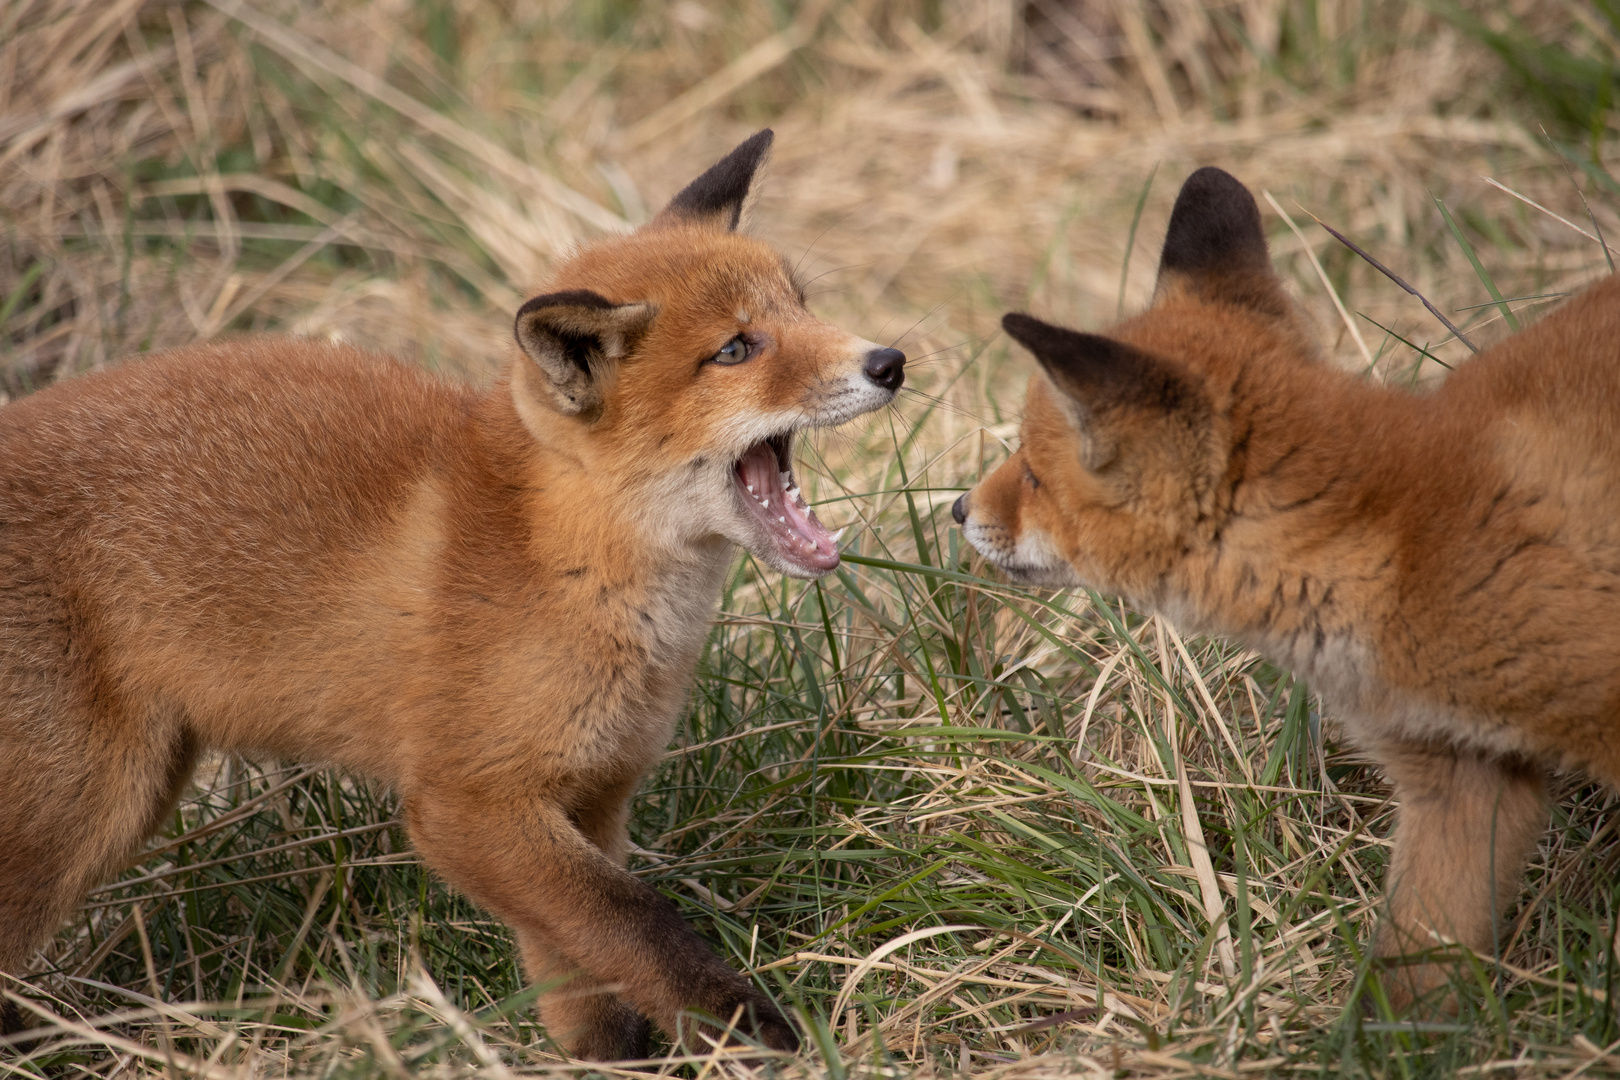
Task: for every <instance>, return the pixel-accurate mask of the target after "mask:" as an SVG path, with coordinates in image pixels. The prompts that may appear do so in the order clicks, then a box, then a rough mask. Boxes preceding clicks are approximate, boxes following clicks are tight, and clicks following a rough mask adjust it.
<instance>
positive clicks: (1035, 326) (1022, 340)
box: [1001, 311, 1048, 345]
mask: <svg viewBox="0 0 1620 1080" xmlns="http://www.w3.org/2000/svg"><path fill="white" fill-rule="evenodd" d="M1001 328H1002V329H1003V330H1005V331H1007V336H1008V337H1010V338H1012V339H1013V340H1014V341H1016V342H1018V343H1019V344H1020V345H1028V344H1029V343H1030V340H1031V339H1032V338H1034V337H1036V336H1037V335H1039V334H1040V332H1041V331H1042V330H1045V329H1047V328H1048V327H1047V325H1046V324H1045V323H1043V322H1041V320H1039V319H1037V318H1035V316H1033V315H1025V314H1024V313H1023V312H1022V311H1009V312H1007V314H1005V315H1003V316H1002V317H1001Z"/></svg>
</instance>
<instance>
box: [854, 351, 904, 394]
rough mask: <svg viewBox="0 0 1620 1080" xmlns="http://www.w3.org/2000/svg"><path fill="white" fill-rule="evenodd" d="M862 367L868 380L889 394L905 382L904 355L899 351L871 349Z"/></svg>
mask: <svg viewBox="0 0 1620 1080" xmlns="http://www.w3.org/2000/svg"><path fill="white" fill-rule="evenodd" d="M863 366H864V368H865V371H866V377H867V378H868V379H871V380H872V381H873V382H875V383H877V384H878V385H879V386H881V387H883V389H885V390H888V391H890V392H891V393H893V392H894V391H897V390H899V389H900V386H901V384H902V383H904V382H905V381H906V354H905V353H903V352H901V351H900V350H899V349H873V350H872V351H871V352H869V353H867V354H866V363H865V365H863Z"/></svg>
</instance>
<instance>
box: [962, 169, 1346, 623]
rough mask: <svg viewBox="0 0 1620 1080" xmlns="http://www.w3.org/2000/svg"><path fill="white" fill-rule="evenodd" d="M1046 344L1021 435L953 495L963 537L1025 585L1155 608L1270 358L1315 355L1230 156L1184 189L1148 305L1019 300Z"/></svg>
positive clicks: (1208, 521) (1019, 329) (1229, 478)
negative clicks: (1048, 310)
mask: <svg viewBox="0 0 1620 1080" xmlns="http://www.w3.org/2000/svg"><path fill="white" fill-rule="evenodd" d="M1002 326H1003V327H1004V328H1005V329H1006V331H1007V333H1008V334H1010V335H1011V336H1012V337H1013V339H1014V340H1015V341H1017V342H1019V343H1020V344H1021V345H1023V346H1024V347H1025V348H1027V349H1029V350H1030V351H1031V352H1032V353H1034V354H1035V358H1036V359H1037V360H1038V361H1039V362H1040V365H1041V368H1042V371H1043V373H1044V377H1043V376H1036V377H1035V378H1034V379H1032V380H1031V382H1030V386H1029V395H1028V399H1027V401H1026V403H1025V411H1024V421H1023V429H1022V445H1021V446H1020V447H1019V449H1018V451H1017V452H1016V453H1014V454H1013V455H1012V456H1011V457H1010V458H1008V460H1007V461H1006V462H1005V463H1003V464H1002V465H1001V466H1000V467H999V468H998V469H996V471H995V472H993V473H991V474H990V475H989V476H987V477H985V478H984V480H982V481H981V482H980V483H979V484H978V485H977V486H976V487H974V488H973V490H972V491H970V492H968V493H967V494H966V495H964V496H962V497H961V498H960V499H958V500H957V502H956V505H955V506H954V507H953V508H952V513H953V516H954V517H955V518H956V520H957V522H958V523H959V524H961V525H962V528H963V533H964V534H965V535H966V537H967V539H968V541H969V542H970V543H972V544H973V546H974V547H975V548H977V549H978V550H979V551H980V552H981V553H983V554H984V556H985V557H986V558H988V559H989V560H990V561H991V562H992V563H994V564H995V565H996V566H998V567H999V568H1000V569H1001V570H1003V571H1004V572H1005V573H1006V574H1007V575H1008V576H1009V577H1011V578H1013V579H1015V580H1017V581H1020V582H1024V583H1027V584H1041V585H1059V586H1063V585H1086V586H1090V587H1092V588H1097V589H1101V590H1103V591H1106V592H1113V593H1119V594H1123V595H1125V596H1127V597H1130V598H1131V599H1133V600H1135V601H1137V602H1139V603H1143V604H1147V605H1153V604H1155V603H1156V602H1160V601H1164V600H1168V599H1171V597H1169V596H1167V595H1166V590H1165V585H1166V578H1167V575H1169V574H1170V573H1171V571H1172V570H1173V569H1174V568H1175V567H1176V566H1177V565H1178V564H1182V563H1184V562H1185V561H1187V560H1188V559H1189V558H1191V557H1196V556H1197V555H1198V554H1199V553H1201V552H1207V551H1208V550H1209V549H1210V548H1211V546H1212V545H1213V544H1215V543H1216V542H1217V541H1218V539H1219V536H1220V531H1221V529H1222V527H1223V524H1225V522H1226V521H1227V519H1228V517H1229V515H1230V513H1231V510H1232V498H1233V494H1234V491H1235V488H1236V486H1237V484H1238V482H1239V480H1240V478H1241V477H1242V476H1243V475H1244V470H1245V461H1246V458H1247V456H1248V455H1249V453H1250V449H1251V448H1250V446H1249V439H1250V438H1251V436H1252V435H1253V433H1254V425H1255V416H1256V414H1255V410H1256V409H1263V408H1265V407H1266V406H1265V399H1266V396H1267V387H1266V383H1267V382H1268V375H1267V373H1268V371H1276V370H1280V369H1281V367H1284V366H1286V367H1294V368H1297V367H1298V366H1299V365H1300V364H1301V363H1302V362H1303V361H1302V359H1301V357H1307V358H1309V357H1312V356H1314V355H1315V351H1314V348H1313V346H1312V345H1311V344H1310V342H1309V340H1308V338H1307V336H1306V329H1305V327H1304V325H1303V320H1302V319H1301V318H1300V317H1299V316H1298V314H1297V310H1296V308H1295V306H1294V304H1293V302H1292V301H1291V300H1290V299H1289V297H1288V295H1287V293H1286V292H1285V291H1284V289H1283V286H1282V282H1281V281H1280V280H1279V279H1278V278H1277V276H1276V275H1275V274H1274V273H1273V271H1272V269H1271V261H1270V257H1269V255H1268V253H1267V251H1266V241H1265V235H1264V233H1263V232H1262V231H1261V227H1260V213H1259V210H1258V208H1257V207H1256V206H1255V202H1254V199H1253V197H1252V196H1250V194H1249V192H1248V191H1247V190H1246V189H1245V188H1244V187H1243V185H1242V184H1240V183H1238V181H1237V180H1235V179H1233V178H1232V177H1231V176H1230V175H1228V174H1227V173H1224V172H1222V171H1221V170H1219V169H1212V168H1205V169H1199V170H1198V171H1197V172H1195V173H1193V175H1192V176H1191V177H1189V178H1188V180H1187V182H1186V184H1185V185H1183V187H1182V189H1181V194H1180V195H1179V196H1178V197H1177V199H1176V205H1175V209H1174V211H1173V212H1172V214H1171V217H1170V226H1169V230H1168V233H1167V234H1166V236H1165V241H1164V253H1163V255H1162V257H1161V259H1160V262H1159V278H1158V284H1157V286H1156V288H1155V291H1154V297H1153V302H1152V305H1151V306H1150V307H1149V309H1148V310H1147V311H1145V312H1144V313H1142V314H1141V315H1138V316H1136V317H1135V318H1133V319H1130V320H1128V321H1126V322H1124V323H1122V324H1120V325H1118V326H1116V327H1114V328H1113V329H1112V330H1111V331H1109V333H1108V334H1107V335H1099V334H1085V333H1080V332H1078V331H1074V330H1067V329H1064V328H1062V327H1057V326H1051V325H1049V324H1047V323H1044V322H1041V321H1040V320H1039V319H1035V318H1031V317H1030V316H1028V315H1020V314H1010V315H1007V316H1006V317H1005V318H1004V319H1003V320H1002Z"/></svg>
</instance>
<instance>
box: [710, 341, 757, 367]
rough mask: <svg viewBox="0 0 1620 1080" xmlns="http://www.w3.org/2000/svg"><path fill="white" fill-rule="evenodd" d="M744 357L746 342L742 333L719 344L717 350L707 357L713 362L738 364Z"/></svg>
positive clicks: (745, 357) (746, 350)
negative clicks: (723, 343)
mask: <svg viewBox="0 0 1620 1080" xmlns="http://www.w3.org/2000/svg"><path fill="white" fill-rule="evenodd" d="M746 359H748V342H746V341H744V340H743V339H742V335H740V334H739V335H738V336H737V337H734V338H732V339H731V340H730V341H728V342H726V343H725V345H723V346H721V348H720V351H719V352H717V353H715V354H714V355H713V356H711V357H709V362H710V363H714V364H740V363H742V362H743V361H744V360H746Z"/></svg>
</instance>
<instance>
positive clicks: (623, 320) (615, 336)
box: [513, 289, 657, 416]
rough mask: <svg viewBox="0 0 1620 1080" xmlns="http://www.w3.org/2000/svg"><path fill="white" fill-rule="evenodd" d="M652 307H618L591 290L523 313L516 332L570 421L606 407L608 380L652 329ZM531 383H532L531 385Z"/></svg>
mask: <svg viewBox="0 0 1620 1080" xmlns="http://www.w3.org/2000/svg"><path fill="white" fill-rule="evenodd" d="M656 313H657V311H656V309H655V308H654V307H653V305H651V304H646V303H629V304H615V303H614V302H613V301H611V300H609V299H607V298H606V297H604V296H602V295H600V294H598V293H594V292H591V291H590V290H589V289H573V290H569V291H567V292H554V293H546V294H544V295H542V296H536V297H534V298H533V299H532V300H529V301H528V302H527V303H525V304H524V305H523V306H522V307H520V308H518V313H517V319H516V321H515V323H514V325H513V333H514V334H515V336H516V337H517V343H518V347H519V348H521V349H522V350H523V353H524V355H525V356H527V357H528V358H529V359H530V360H532V361H533V362H534V366H535V367H536V368H538V369H539V371H540V374H541V375H542V376H543V378H542V379H541V380H539V381H540V382H541V384H542V385H544V386H545V388H546V389H547V390H548V391H549V392H550V399H551V400H550V404H551V405H552V407H553V408H555V409H556V410H557V411H558V412H561V413H563V414H565V415H568V416H577V415H580V414H587V415H588V414H591V413H594V412H596V411H597V410H599V409H600V408H601V407H602V380H603V378H604V376H605V375H606V373H607V370H608V368H609V367H610V366H611V365H613V364H614V363H616V362H618V361H619V360H620V359H622V358H623V357H624V356H625V355H626V354H628V353H629V352H630V350H631V349H633V348H635V345H636V342H637V341H638V340H639V339H640V337H641V335H642V334H644V333H645V332H646V330H647V327H648V326H650V325H651V324H652V320H653V316H654V315H655V314H656ZM526 381H528V380H526Z"/></svg>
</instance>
